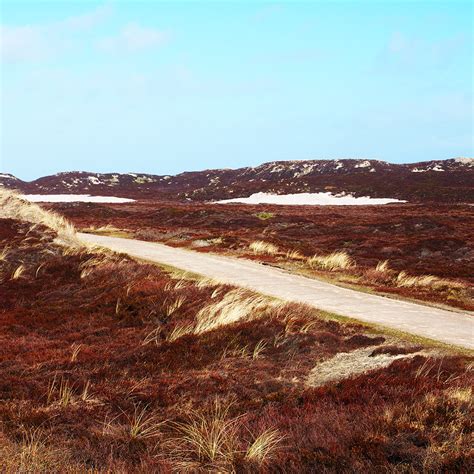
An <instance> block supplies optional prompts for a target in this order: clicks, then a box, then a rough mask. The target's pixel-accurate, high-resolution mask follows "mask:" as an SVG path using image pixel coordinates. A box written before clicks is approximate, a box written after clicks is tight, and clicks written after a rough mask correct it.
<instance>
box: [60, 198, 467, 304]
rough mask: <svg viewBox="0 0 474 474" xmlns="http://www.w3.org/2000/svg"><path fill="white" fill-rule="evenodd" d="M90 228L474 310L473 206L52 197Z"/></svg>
mask: <svg viewBox="0 0 474 474" xmlns="http://www.w3.org/2000/svg"><path fill="white" fill-rule="evenodd" d="M54 208H55V209H57V210H58V211H60V212H61V213H63V214H65V215H66V216H68V218H70V219H71V220H72V221H73V222H74V223H75V224H76V226H77V227H79V228H82V229H85V230H86V231H90V232H99V233H104V234H108V235H116V236H122V237H126V236H129V237H133V238H136V239H141V240H150V241H157V242H162V243H166V244H168V245H172V246H186V247H190V248H193V249H195V250H198V251H203V252H217V253H225V254H231V255H236V256H241V257H246V258H250V259H252V260H261V261H263V262H266V263H270V264H274V265H277V266H280V267H282V268H285V269H288V270H291V271H296V272H299V273H302V274H304V275H307V276H314V277H318V278H325V279H330V280H331V281H334V282H336V283H338V284H343V285H352V286H355V287H356V288H366V289H369V290H370V291H375V292H379V293H383V294H389V295H394V296H403V297H408V298H414V299H418V300H422V301H425V302H429V303H433V302H435V303H440V304H445V305H448V306H453V307H458V308H462V309H467V310H474V301H473V296H474V293H473V284H474V277H473V275H474V243H473V240H472V236H473V235H474V213H473V211H472V206H470V205H442V204H437V205H434V204H418V205H412V204H390V205H384V206H271V205H259V206H248V205H238V204H232V205H218V204H200V203H176V202H157V201H141V202H136V203H132V204H120V205H111V204H84V203H67V204H66V203H64V204H55V205H54Z"/></svg>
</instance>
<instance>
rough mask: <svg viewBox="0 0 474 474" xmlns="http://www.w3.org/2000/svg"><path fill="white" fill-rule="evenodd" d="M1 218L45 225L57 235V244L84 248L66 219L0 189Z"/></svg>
mask: <svg viewBox="0 0 474 474" xmlns="http://www.w3.org/2000/svg"><path fill="white" fill-rule="evenodd" d="M0 217H1V218H4V219H16V220H19V221H22V222H29V223H31V224H33V225H38V224H40V225H44V226H46V227H48V228H50V229H52V230H54V231H55V232H56V233H57V238H56V242H57V243H59V244H61V245H65V246H68V247H79V248H81V247H83V244H82V243H81V242H80V241H79V239H78V238H77V236H76V231H75V229H74V226H73V225H72V224H71V223H70V222H68V221H67V220H66V219H65V218H64V217H62V216H60V215H59V214H56V213H55V212H52V211H47V210H45V209H43V208H42V207H41V206H39V205H38V204H35V203H32V202H29V201H26V200H25V199H23V198H22V197H21V196H20V195H19V194H17V193H16V192H14V191H8V190H5V189H0Z"/></svg>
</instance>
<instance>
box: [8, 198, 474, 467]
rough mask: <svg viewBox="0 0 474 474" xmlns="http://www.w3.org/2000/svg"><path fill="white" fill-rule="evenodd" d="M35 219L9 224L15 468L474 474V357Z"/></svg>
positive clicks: (11, 215)
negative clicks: (95, 244)
mask: <svg viewBox="0 0 474 474" xmlns="http://www.w3.org/2000/svg"><path fill="white" fill-rule="evenodd" d="M9 199H11V200H14V199H15V198H14V197H10V198H9ZM21 206H34V205H33V204H27V203H24V202H19V201H14V202H11V205H10V206H9V208H8V209H9V211H8V213H4V214H3V215H2V219H1V220H0V241H1V251H0V254H1V258H0V282H1V283H0V284H1V305H0V327H1V333H0V338H1V345H0V347H1V349H0V420H1V424H0V466H1V467H0V470H1V471H2V472H8V473H10V472H11V473H13V472H74V473H75V472H77V473H79V472H94V473H95V472H97V473H101V472H104V473H105V472H114V473H115V472H119V473H121V472H123V473H125V472H243V473H250V472H295V473H302V472H308V473H309V472H347V473H349V472H420V471H426V472H469V471H472V468H473V458H472V451H471V450H470V449H471V448H472V445H471V442H472V437H471V436H472V427H473V426H472V420H473V417H472V409H473V403H472V382H473V360H472V358H471V357H470V356H469V355H467V354H455V353H453V352H449V351H448V350H441V349H435V348H433V347H429V346H425V345H420V344H421V343H420V342H419V341H418V342H416V343H415V342H413V341H410V340H404V339H401V338H396V337H395V336H390V337H388V336H386V335H383V334H380V333H377V332H376V331H375V330H369V329H368V328H367V327H364V326H363V325H361V324H355V323H348V322H345V321H341V320H338V319H336V318H334V317H332V316H331V315H328V314H323V313H320V312H318V311H317V310H314V309H312V308H309V307H306V306H302V305H297V304H288V303H283V302H280V301H278V300H272V299H268V298H264V297H262V296H260V295H257V294H254V293H252V292H249V291H247V290H242V289H237V288H233V287H230V286H226V285H222V284H219V283H218V282H213V281H207V280H202V279H199V278H194V279H191V278H183V277H182V276H179V275H178V274H176V273H173V272H172V271H168V272H165V271H164V270H162V269H160V268H158V267H156V266H153V265H146V264H140V263H137V262H135V261H133V260H131V259H129V258H128V257H126V256H123V255H117V254H113V253H111V252H108V251H105V250H103V249H100V248H88V247H81V245H80V244H78V243H77V242H76V241H75V239H74V236H73V235H71V227H70V226H69V225H68V224H67V223H66V222H65V221H61V220H57V219H56V218H51V219H50V220H49V221H48V220H45V219H41V222H39V221H38V222H35V221H34V218H33V217H31V218H30V219H25V216H34V215H35V214H36V215H39V214H38V212H29V213H26V212H19V211H17V208H18V207H21ZM98 208H100V209H103V210H104V213H106V212H114V211H115V209H114V208H113V207H107V206H106V207H98ZM28 209H31V208H28ZM80 209H81V208H80ZM37 210H38V208H33V211H37ZM257 219H258V218H257ZM259 221H260V220H259ZM262 222H263V221H262ZM48 224H50V225H51V226H50V225H48ZM109 230H110V229H109ZM63 231H64V232H63ZM61 235H62V238H61ZM65 236H67V237H68V238H67V239H66V238H65ZM277 244H278V243H275V245H277ZM263 255H268V254H263Z"/></svg>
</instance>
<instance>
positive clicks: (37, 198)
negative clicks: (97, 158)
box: [22, 194, 135, 204]
mask: <svg viewBox="0 0 474 474" xmlns="http://www.w3.org/2000/svg"><path fill="white" fill-rule="evenodd" d="M22 197H23V198H24V199H26V200H27V201H31V202H102V203H112V204H120V203H125V202H134V201H135V199H129V198H121V197H115V196H91V195H90V194H24V195H23V196H22Z"/></svg>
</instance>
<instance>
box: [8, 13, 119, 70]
mask: <svg viewBox="0 0 474 474" xmlns="http://www.w3.org/2000/svg"><path fill="white" fill-rule="evenodd" d="M111 13H112V7H111V6H110V5H103V6H100V7H98V8H95V9H94V10H92V11H90V12H87V13H85V14H82V15H77V16H72V17H69V18H66V19H65V20H62V21H58V22H54V23H48V24H44V25H21V26H9V25H2V26H0V59H1V60H2V61H5V62H23V61H40V60H44V59H49V58H51V57H54V56H55V55H57V54H59V53H60V52H62V51H63V50H64V49H65V48H66V46H67V45H68V44H69V43H70V40H71V35H72V34H74V33H79V32H81V31H84V30H87V29H90V28H93V27H95V26H97V25H98V24H100V23H102V22H103V21H105V20H106V19H107V18H108V17H109V16H110V15H111Z"/></svg>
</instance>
